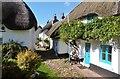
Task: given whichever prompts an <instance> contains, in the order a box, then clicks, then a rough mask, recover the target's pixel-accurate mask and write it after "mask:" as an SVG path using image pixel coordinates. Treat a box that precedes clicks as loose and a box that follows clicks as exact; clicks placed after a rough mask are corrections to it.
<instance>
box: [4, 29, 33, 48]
mask: <svg viewBox="0 0 120 79" xmlns="http://www.w3.org/2000/svg"><path fill="white" fill-rule="evenodd" d="M34 32H35V29H34V28H32V29H30V30H9V29H7V28H5V32H3V33H2V34H3V42H4V43H6V42H9V40H13V41H17V42H23V46H27V47H28V48H29V49H32V50H33V49H34Z"/></svg>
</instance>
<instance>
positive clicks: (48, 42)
mask: <svg viewBox="0 0 120 79" xmlns="http://www.w3.org/2000/svg"><path fill="white" fill-rule="evenodd" d="M44 42H45V43H46V44H47V45H46V46H45V48H46V49H49V48H50V41H49V40H48V38H46V39H45V40H44Z"/></svg>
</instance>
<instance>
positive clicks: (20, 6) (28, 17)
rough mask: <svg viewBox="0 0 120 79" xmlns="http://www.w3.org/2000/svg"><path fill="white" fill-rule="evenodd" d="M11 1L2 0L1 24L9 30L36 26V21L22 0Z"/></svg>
mask: <svg viewBox="0 0 120 79" xmlns="http://www.w3.org/2000/svg"><path fill="white" fill-rule="evenodd" d="M12 1H13V2H2V24H4V25H5V26H6V27H7V28H8V29H10V30H29V29H31V28H33V27H35V29H36V28H37V21H36V18H35V16H34V14H33V12H32V11H31V10H30V8H29V7H28V6H27V4H26V3H24V2H23V0H17V1H18V2H16V0H12Z"/></svg>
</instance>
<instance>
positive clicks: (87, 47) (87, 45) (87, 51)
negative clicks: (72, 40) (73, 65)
mask: <svg viewBox="0 0 120 79" xmlns="http://www.w3.org/2000/svg"><path fill="white" fill-rule="evenodd" d="M85 64H90V43H85Z"/></svg>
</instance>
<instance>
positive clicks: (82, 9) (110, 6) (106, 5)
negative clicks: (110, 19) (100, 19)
mask: <svg viewBox="0 0 120 79" xmlns="http://www.w3.org/2000/svg"><path fill="white" fill-rule="evenodd" d="M90 13H95V14H97V15H98V16H111V15H117V14H120V2H81V3H80V4H79V5H78V6H76V7H75V8H74V9H73V10H72V11H71V12H70V13H69V19H70V20H75V19H80V18H81V17H84V16H87V15H88V14H90Z"/></svg>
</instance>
